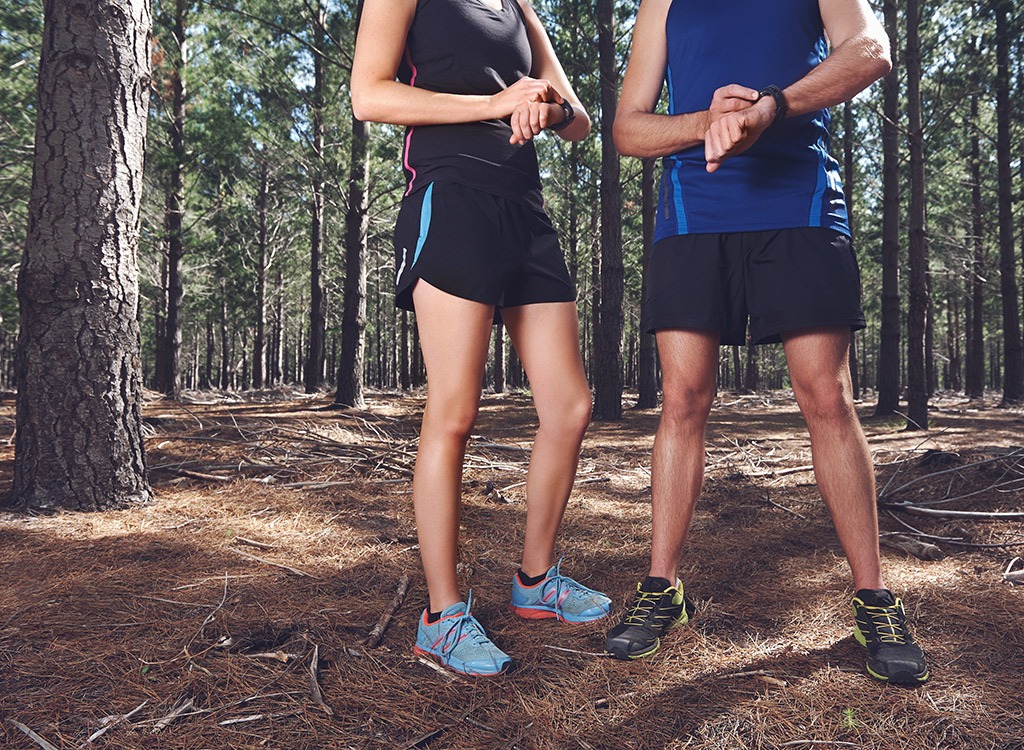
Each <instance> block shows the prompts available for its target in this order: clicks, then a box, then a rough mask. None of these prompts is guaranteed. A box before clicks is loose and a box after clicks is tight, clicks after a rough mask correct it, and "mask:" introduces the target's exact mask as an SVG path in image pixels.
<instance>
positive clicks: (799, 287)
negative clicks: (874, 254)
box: [642, 227, 864, 345]
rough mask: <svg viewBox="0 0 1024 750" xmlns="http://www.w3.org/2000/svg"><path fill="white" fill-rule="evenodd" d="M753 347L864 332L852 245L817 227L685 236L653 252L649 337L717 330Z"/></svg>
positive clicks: (647, 301) (729, 340)
mask: <svg viewBox="0 0 1024 750" xmlns="http://www.w3.org/2000/svg"><path fill="white" fill-rule="evenodd" d="M748 317H749V318H750V339H751V341H752V342H753V343H755V344H770V343H776V342H779V341H781V340H782V339H781V334H783V333H786V332H788V331H796V330H800V329H803V328H814V327H818V326H850V329H851V330H853V331H856V330H859V329H861V328H863V327H864V312H863V310H862V309H861V304H860V272H859V270H858V268H857V259H856V256H855V255H854V252H853V245H852V244H851V243H850V238H849V237H848V236H846V235H845V234H843V233H842V232H837V231H835V230H832V229H823V228H819V227H803V228H797V229H776V230H772V231H765V232H736V233H729V234H686V235H678V236H674V237H666V238H665V239H663V240H661V241H659V242H658V243H656V244H655V245H654V248H653V250H652V252H651V262H650V266H649V268H648V273H647V293H646V295H645V296H644V300H643V315H642V324H643V328H644V330H645V331H648V332H654V331H658V330H662V329H666V328H694V329H698V330H704V331H719V332H720V333H721V337H722V338H721V343H722V344H723V345H728V344H745V343H746V341H747V335H746V331H747V318H748Z"/></svg>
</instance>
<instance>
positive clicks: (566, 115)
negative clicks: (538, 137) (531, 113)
mask: <svg viewBox="0 0 1024 750" xmlns="http://www.w3.org/2000/svg"><path fill="white" fill-rule="evenodd" d="M558 106H559V107H561V108H562V121H561V122H560V123H558V124H557V125H548V130H554V131H556V132H557V131H559V130H562V129H563V128H567V127H569V125H571V124H572V121H573V120H575V119H576V110H574V109H573V108H572V105H571V104H569V102H567V101H566V100H565V99H563V100H562V101H560V102H559V103H558Z"/></svg>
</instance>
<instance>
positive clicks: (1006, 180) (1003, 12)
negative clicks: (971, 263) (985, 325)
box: [995, 0, 1024, 405]
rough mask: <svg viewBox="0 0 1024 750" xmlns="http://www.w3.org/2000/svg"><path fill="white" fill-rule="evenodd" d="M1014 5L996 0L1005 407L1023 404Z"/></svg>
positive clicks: (997, 158) (1023, 351) (997, 133)
mask: <svg viewBox="0 0 1024 750" xmlns="http://www.w3.org/2000/svg"><path fill="white" fill-rule="evenodd" d="M1012 6H1013V3H1011V2H1007V0H996V5H995V11H996V164H997V169H998V185H999V287H1000V290H1001V291H1002V296H1003V404H1004V405H1014V404H1019V403H1021V402H1022V401H1024V348H1022V347H1024V342H1022V341H1021V332H1020V304H1019V302H1018V300H1017V290H1018V286H1017V257H1016V252H1015V249H1014V246H1013V208H1012V205H1011V193H1012V190H1013V183H1012V175H1011V173H1010V61H1009V58H1010V39H1009V36H1010V31H1009V28H1008V27H1009V20H1008V19H1007V14H1008V12H1009V10H1010V8H1011V7H1012Z"/></svg>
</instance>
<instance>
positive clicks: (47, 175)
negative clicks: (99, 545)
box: [11, 0, 151, 510]
mask: <svg viewBox="0 0 1024 750" xmlns="http://www.w3.org/2000/svg"><path fill="white" fill-rule="evenodd" d="M44 14H45V28H44V32H43V45H42V58H41V61H40V66H39V87H38V107H37V119H36V145H35V169H34V173H33V179H32V193H31V198H30V203H29V228H28V238H27V242H26V245H25V252H24V255H23V257H22V262H21V269H20V274H19V278H18V299H19V302H20V304H21V328H20V335H19V339H18V356H17V381H18V405H17V433H16V442H15V462H14V487H13V490H12V497H11V500H12V501H13V503H14V504H16V505H19V506H22V507H27V508H33V509H40V510H51V509H58V508H59V509H68V510H100V509H103V508H112V507H119V506H123V505H125V504H127V503H131V502H137V501H144V500H148V499H149V498H150V489H149V481H148V477H147V472H146V464H145V457H144V451H143V440H142V413H141V401H142V399H141V388H142V382H141V367H140V350H139V346H140V345H139V325H138V303H139V292H138V282H139V273H138V266H137V262H136V258H137V254H138V242H139V205H140V201H141V193H142V164H143V156H144V152H145V138H146V114H147V111H148V104H149V102H148V97H149V75H150V72H149V71H150V69H149V65H150V62H149V33H150V28H151V17H150V11H149V4H148V3H145V2H142V1H141V0H96V1H95V2H92V3H84V2H74V3H72V2H63V0H47V2H46V3H45V6H44Z"/></svg>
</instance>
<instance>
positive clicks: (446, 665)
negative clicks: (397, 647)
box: [412, 646, 512, 677]
mask: <svg viewBox="0 0 1024 750" xmlns="http://www.w3.org/2000/svg"><path fill="white" fill-rule="evenodd" d="M412 652H413V654H415V655H416V656H425V657H426V658H428V659H430V660H431V661H433V662H436V663H437V664H439V665H441V666H442V667H444V668H445V669H447V670H450V671H452V672H457V673H458V674H461V675H465V676H466V677H498V676H499V675H503V674H505V672H507V671H508V670H509V669H511V668H512V662H511V661H507V662H505V665H504V666H503V667H502V668H501V670H499V671H498V672H466V671H463V670H461V669H458V668H457V667H453V666H452V665H451V663H447V662H445V660H444V658H443V657H441V656H438V655H437V654H435V653H432V652H430V651H427V650H426V649H424V648H420V647H419V646H413V647H412Z"/></svg>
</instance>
